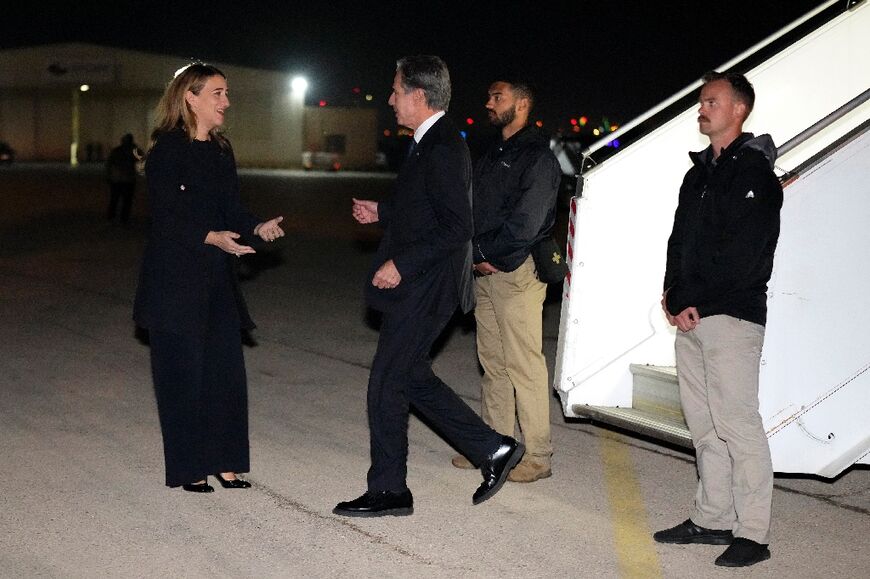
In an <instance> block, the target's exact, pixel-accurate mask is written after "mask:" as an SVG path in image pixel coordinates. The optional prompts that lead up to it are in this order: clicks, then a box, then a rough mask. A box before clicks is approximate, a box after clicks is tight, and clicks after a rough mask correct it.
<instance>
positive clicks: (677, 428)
mask: <svg viewBox="0 0 870 579" xmlns="http://www.w3.org/2000/svg"><path fill="white" fill-rule="evenodd" d="M572 409H573V410H574V413H575V414H577V415H578V416H586V417H588V418H591V419H593V420H598V421H600V422H604V423H606V424H612V425H613V426H618V427H620V428H625V429H626V430H631V431H632V432H637V433H639V434H643V435H646V436H651V437H653V438H657V439H659V440H666V441H668V442H671V443H673V444H676V445H678V446H682V447H685V448H692V437H691V435H690V434H689V429H688V427H687V426H686V423H685V421H684V420H682V414H681V415H680V419H679V420H674V419H672V418H668V417H666V416H662V415H661V414H656V413H651V412H645V411H643V410H638V409H636V408H613V407H605V406H589V405H586V404H575V405H574V406H573V407H572Z"/></svg>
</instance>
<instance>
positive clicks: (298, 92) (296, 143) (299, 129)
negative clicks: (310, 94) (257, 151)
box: [289, 76, 308, 167]
mask: <svg viewBox="0 0 870 579" xmlns="http://www.w3.org/2000/svg"><path fill="white" fill-rule="evenodd" d="M306 90H308V80H307V79H306V78H305V77H303V76H294V77H293V79H292V80H291V81H290V110H289V112H290V119H289V121H290V139H291V143H292V145H291V147H290V151H292V152H293V153H292V154H293V156H294V157H295V158H291V161H290V164H291V166H295V167H299V166H301V164H302V150H303V149H304V143H303V141H304V138H305V91H306Z"/></svg>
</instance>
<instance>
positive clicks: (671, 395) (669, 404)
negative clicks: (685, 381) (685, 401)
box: [629, 364, 685, 424]
mask: <svg viewBox="0 0 870 579" xmlns="http://www.w3.org/2000/svg"><path fill="white" fill-rule="evenodd" d="M629 368H630V370H631V373H632V374H633V375H634V388H633V390H632V397H631V406H632V408H634V409H635V410H640V411H643V412H646V413H648V414H652V415H660V416H662V417H665V418H668V419H669V420H673V421H676V422H683V424H685V422H684V420H683V407H682V405H681V403H680V386H679V384H678V383H677V369H676V368H675V367H673V366H648V365H645V364H631V366H629Z"/></svg>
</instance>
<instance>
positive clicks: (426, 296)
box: [333, 56, 525, 517]
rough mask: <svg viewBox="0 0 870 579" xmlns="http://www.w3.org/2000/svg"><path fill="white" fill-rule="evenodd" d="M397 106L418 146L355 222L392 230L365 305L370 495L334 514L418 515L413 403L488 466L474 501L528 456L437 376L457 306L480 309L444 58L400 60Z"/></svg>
mask: <svg viewBox="0 0 870 579" xmlns="http://www.w3.org/2000/svg"><path fill="white" fill-rule="evenodd" d="M389 103H390V106H392V107H393V110H394V111H395V113H396V120H397V121H398V123H399V124H400V125H402V126H405V127H408V128H410V129H412V130H413V131H414V140H413V142H412V143H411V146H412V148H411V151H410V152H409V156H408V159H407V160H406V161H405V163H404V165H403V166H402V169H401V171H400V173H399V176H398V178H397V181H396V185H395V189H394V193H393V195H392V196H391V197H390V198H388V199H386V200H384V201H381V202H380V203H378V202H375V201H368V200H358V199H354V205H353V216H354V218H355V219H356V220H357V221H359V222H360V223H374V222H380V224H381V226H382V227H383V228H384V236H383V239H382V240H381V243H380V246H379V247H378V251H377V253H376V255H375V260H374V264H373V273H372V277H371V284H369V285H368V286H367V289H366V301H367V303H368V305H369V306H370V307H372V308H373V309H376V310H379V311H381V312H383V319H382V325H381V335H380V340H379V342H378V350H377V353H376V354H375V359H374V361H373V363H372V370H371V374H370V376H369V387H368V417H369V432H370V443H371V461H372V464H371V468H370V469H369V472H368V490H367V491H366V492H365V494H363V495H362V496H361V497H359V498H357V499H355V500H352V501H348V502H342V503H339V504H338V505H337V506H336V507H335V508H334V509H333V512H334V513H335V514H338V515H345V516H350V517H377V516H384V515H410V514H411V513H412V512H413V510H414V507H413V497H412V496H411V491H410V490H409V489H408V487H407V484H406V478H407V458H408V412H409V409H410V405H413V406H414V408H416V409H417V410H418V411H419V412H420V413H421V414H422V415H423V416H425V417H426V419H427V420H428V421H429V423H430V424H432V425H433V426H434V427H435V428H436V429H437V430H438V431H439V432H440V433H441V434H442V435H444V437H445V438H446V439H447V440H448V441H449V442H450V443H451V444H453V445H454V446H456V447H457V448H458V449H459V450H460V451H461V452H462V454H464V455H465V456H467V457H469V458H470V459H471V460H472V461H474V462H475V464H480V465H481V472H482V473H483V483H481V485H480V487H479V488H478V489H477V490H476V491H475V493H474V495H473V497H472V502H473V503H474V504H479V503H481V502H483V501H485V500H486V499H488V498H490V497H492V496H493V495H494V494H495V493H496V492H498V490H499V489H500V488H501V487H502V485H503V484H504V481H505V479H506V478H507V475H508V473H509V472H510V470H511V469H512V468H513V467H514V466H515V465H516V464H517V463H518V462H519V460H520V458H522V455H523V452H524V450H525V449H524V447H523V445H522V444H520V443H518V442H517V441H516V440H514V439H513V438H511V437H509V436H502V435H500V434H498V433H497V432H496V431H494V430H492V429H491V428H490V427H488V426H487V425H486V424H485V423H484V422H483V421H482V420H481V419H480V417H479V416H478V415H477V414H476V413H475V412H474V411H473V410H471V408H469V407H468V405H467V404H465V403H464V402H463V401H462V400H461V399H460V398H459V396H457V395H456V393H455V392H454V391H453V390H451V389H450V387H448V386H447V385H446V384H445V383H444V382H442V381H441V379H439V378H438V377H437V376H436V375H435V374H434V373H433V372H432V360H431V358H430V357H429V351H430V350H431V348H432V343H433V342H434V341H435V339H436V338H437V337H438V336H439V334H441V332H442V331H443V330H444V327H445V326H446V325H447V322H448V321H449V320H450V318H451V317H452V315H453V313H454V312H455V310H456V307H457V306H460V305H461V306H462V310H463V311H464V312H468V311H470V310H471V308H472V307H473V305H474V297H473V290H472V280H471V277H472V264H471V244H470V241H471V235H472V229H473V225H472V215H471V160H470V158H469V155H468V147H466V145H465V142H464V141H463V140H462V138H461V137H460V135H459V131H458V130H457V129H456V127H455V126H454V125H453V123H452V122H451V121H450V119H448V118H447V117H446V116H444V113H445V111H446V110H447V107H448V104H449V103H450V76H449V73H448V71H447V67H446V65H445V64H444V62H443V61H442V60H441V59H440V58H438V57H435V56H411V57H405V58H403V59H401V60H399V62H398V65H397V70H396V76H395V79H394V80H393V92H392V94H391V95H390V100H389Z"/></svg>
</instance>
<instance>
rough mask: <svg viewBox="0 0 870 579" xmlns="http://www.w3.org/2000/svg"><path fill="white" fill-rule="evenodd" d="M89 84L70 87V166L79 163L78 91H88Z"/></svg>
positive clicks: (76, 165) (75, 165)
mask: <svg viewBox="0 0 870 579" xmlns="http://www.w3.org/2000/svg"><path fill="white" fill-rule="evenodd" d="M90 88H91V87H90V86H88V85H86V84H83V85H81V86H77V87H74V88H73V89H72V126H71V127H70V128H71V129H72V131H71V132H72V142H71V143H70V145H69V164H70V166H71V167H78V165H79V125H80V122H79V117H80V112H79V104H80V103H79V101H80V99H79V93H83V92H88V90H90Z"/></svg>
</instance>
